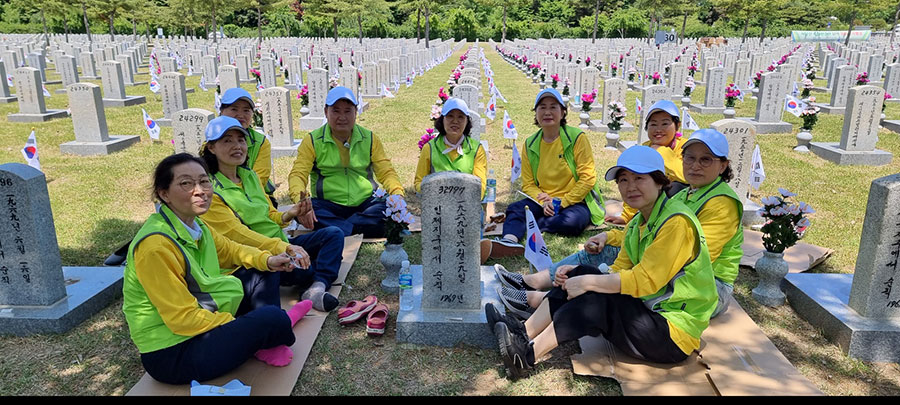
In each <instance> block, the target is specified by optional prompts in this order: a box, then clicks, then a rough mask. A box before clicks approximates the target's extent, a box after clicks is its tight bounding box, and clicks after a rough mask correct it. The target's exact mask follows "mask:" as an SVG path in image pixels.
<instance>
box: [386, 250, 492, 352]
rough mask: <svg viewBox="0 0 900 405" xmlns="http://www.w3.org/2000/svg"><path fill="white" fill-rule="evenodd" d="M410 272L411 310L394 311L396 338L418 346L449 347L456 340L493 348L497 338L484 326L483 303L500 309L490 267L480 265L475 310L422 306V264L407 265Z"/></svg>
mask: <svg viewBox="0 0 900 405" xmlns="http://www.w3.org/2000/svg"><path fill="white" fill-rule="evenodd" d="M409 268H410V270H411V271H412V275H413V288H412V294H413V309H412V310H410V311H404V310H402V309H401V310H400V312H399V313H398V314H397V341H398V342H400V343H414V344H419V345H429V346H443V347H453V346H456V345H458V344H460V343H465V344H470V345H473V346H477V347H481V348H485V349H496V348H497V338H496V337H495V336H494V332H493V331H491V329H490V328H488V325H487V318H486V317H485V315H484V304H487V303H489V302H490V303H492V304H494V307H496V308H497V310H499V311H504V308H505V307H504V306H503V302H501V301H500V296H499V294H498V293H497V289H498V288H500V286H501V284H500V281H499V280H497V276H496V275H495V274H494V270H493V268H492V267H491V266H481V305H480V306H479V309H478V310H471V311H461V310H446V311H443V310H442V311H429V310H423V309H422V292H423V288H422V266H421V265H412V266H409Z"/></svg>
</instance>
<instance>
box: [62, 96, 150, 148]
mask: <svg viewBox="0 0 900 405" xmlns="http://www.w3.org/2000/svg"><path fill="white" fill-rule="evenodd" d="M67 92H68V96H69V106H70V107H71V109H72V127H73V129H74V132H75V140H74V141H72V142H66V143H64V144H61V145H59V150H60V152H62V153H71V154H75V155H81V156H89V155H108V154H110V153H112V152H116V151H120V150H122V149H125V148H127V147H129V146H131V145H132V144H134V143H135V142H138V141H139V140H140V137H139V136H137V135H128V136H110V135H109V129H108V128H107V126H106V112H105V110H104V108H103V98H102V97H101V95H100V86H98V85H96V84H93V83H74V84H71V85H69V86H68V88H67Z"/></svg>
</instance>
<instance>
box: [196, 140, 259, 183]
mask: <svg viewBox="0 0 900 405" xmlns="http://www.w3.org/2000/svg"><path fill="white" fill-rule="evenodd" d="M229 131H231V130H230V129H229ZM225 133H228V131H225ZM244 138H245V139H246V138H247V136H246V135H244ZM219 139H222V138H219ZM218 141H219V140H218V139H217V140H215V141H209V142H206V143H204V144H203V147H202V148H200V158H201V159H203V162H205V163H206V172H207V173H209V174H210V175H214V174H216V173H218V172H219V159H218V158H217V157H216V154H215V153H212V152H210V151H209V145H214V144H215V143H216V142H218ZM247 159H250V154H249V153H247V156H244V161H243V162H242V163H241V165H244V164H246V163H247Z"/></svg>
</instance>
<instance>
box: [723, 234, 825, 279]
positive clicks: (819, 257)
mask: <svg viewBox="0 0 900 405" xmlns="http://www.w3.org/2000/svg"><path fill="white" fill-rule="evenodd" d="M762 235H763V234H762V232H757V231H751V230H749V229H744V244H743V245H742V246H741V247H742V248H744V257H741V266H748V267H754V266H756V261H757V260H758V259H759V258H760V257H762V255H763V252H764V251H765V250H766V249H765V248H764V247H763V243H762ZM832 253H834V251H833V250H831V249H828V248H823V247H821V246H816V245H810V244H809V243H803V242H798V243H797V244H796V245H794V246H791V247H790V248H789V249H787V250H785V251H784V261H786V262H787V264H788V271H789V272H791V273H802V272H804V271H807V270H809V269H811V268H813V267H816V266H817V265H818V264H819V263H822V262H823V261H825V259H827V258H828V257H829V256H831V254H832ZM754 268H755V267H754Z"/></svg>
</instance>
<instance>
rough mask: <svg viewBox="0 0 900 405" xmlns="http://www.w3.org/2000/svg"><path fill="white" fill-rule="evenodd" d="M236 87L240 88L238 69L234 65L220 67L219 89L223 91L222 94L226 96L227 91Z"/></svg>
mask: <svg viewBox="0 0 900 405" xmlns="http://www.w3.org/2000/svg"><path fill="white" fill-rule="evenodd" d="M235 87H240V83H239V82H238V73H237V67H235V66H232V65H221V66H219V88H220V89H221V90H222V94H224V93H225V91H226V90H228V89H233V88H235Z"/></svg>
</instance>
